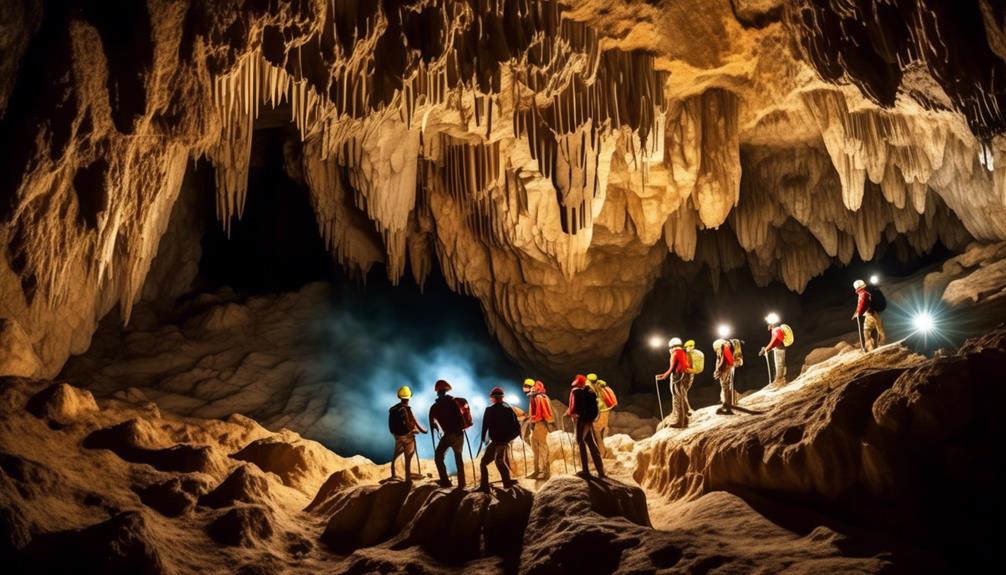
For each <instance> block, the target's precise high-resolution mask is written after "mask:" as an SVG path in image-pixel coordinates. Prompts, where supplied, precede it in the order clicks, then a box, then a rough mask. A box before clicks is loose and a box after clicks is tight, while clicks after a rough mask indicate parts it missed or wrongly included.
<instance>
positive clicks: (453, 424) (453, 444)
mask: <svg viewBox="0 0 1006 575" xmlns="http://www.w3.org/2000/svg"><path fill="white" fill-rule="evenodd" d="M434 390H435V391H436V392H437V400H436V401H435V402H433V405H432V406H430V417H429V420H430V428H431V429H439V430H440V433H442V434H443V435H442V436H441V437H440V443H438V444H437V447H436V450H435V451H434V455H433V460H434V462H435V463H436V464H437V473H439V474H440V481H438V483H439V484H440V486H441V487H450V486H451V479H450V477H448V475H447V466H446V465H445V464H444V455H445V454H446V452H447V450H448V449H452V450H454V464H455V466H456V467H457V470H458V488H459V489H463V488H464V486H465V464H464V460H463V459H462V453H463V452H462V449H463V448H464V444H465V435H464V430H465V424H464V418H463V416H462V414H461V409H460V408H459V407H458V403H457V401H456V400H455V398H453V397H451V396H450V395H448V394H447V392H448V391H450V390H451V384H449V383H447V382H446V381H444V380H442V379H441V380H438V381H437V383H436V386H434Z"/></svg>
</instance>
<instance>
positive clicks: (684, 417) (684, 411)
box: [671, 373, 695, 427]
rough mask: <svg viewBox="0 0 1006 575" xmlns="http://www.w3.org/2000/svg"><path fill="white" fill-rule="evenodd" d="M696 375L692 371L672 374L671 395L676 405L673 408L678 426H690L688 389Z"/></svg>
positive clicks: (675, 424)
mask: <svg viewBox="0 0 1006 575" xmlns="http://www.w3.org/2000/svg"><path fill="white" fill-rule="evenodd" d="M694 379H695V376H694V375H692V374H690V373H675V374H673V375H671V396H672V397H673V399H674V405H673V408H672V410H671V413H672V415H674V417H673V418H672V419H673V420H674V423H673V424H672V425H674V426H677V427H687V426H688V389H689V388H690V387H691V386H692V381H694Z"/></svg>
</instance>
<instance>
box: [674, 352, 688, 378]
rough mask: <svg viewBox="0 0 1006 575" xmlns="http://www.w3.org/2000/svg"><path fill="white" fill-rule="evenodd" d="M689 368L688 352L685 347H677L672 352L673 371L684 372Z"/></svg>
mask: <svg viewBox="0 0 1006 575" xmlns="http://www.w3.org/2000/svg"><path fill="white" fill-rule="evenodd" d="M687 370H688V354H687V353H686V352H685V350H684V348H681V347H677V348H674V351H672V352H671V371H672V372H674V373H684V372H685V371H687Z"/></svg>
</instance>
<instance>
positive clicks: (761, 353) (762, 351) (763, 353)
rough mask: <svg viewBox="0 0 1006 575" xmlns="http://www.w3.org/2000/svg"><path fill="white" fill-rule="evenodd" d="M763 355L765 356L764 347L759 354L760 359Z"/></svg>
mask: <svg viewBox="0 0 1006 575" xmlns="http://www.w3.org/2000/svg"><path fill="white" fill-rule="evenodd" d="M763 355H765V348H764V347H763V348H761V351H759V352H758V357H761V356H763Z"/></svg>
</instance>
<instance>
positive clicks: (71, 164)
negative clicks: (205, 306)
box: [0, 0, 1006, 376]
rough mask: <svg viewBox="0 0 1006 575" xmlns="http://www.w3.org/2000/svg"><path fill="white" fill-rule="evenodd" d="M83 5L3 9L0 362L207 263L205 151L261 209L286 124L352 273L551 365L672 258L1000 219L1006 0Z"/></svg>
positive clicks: (70, 344) (740, 254) (845, 249)
mask: <svg viewBox="0 0 1006 575" xmlns="http://www.w3.org/2000/svg"><path fill="white" fill-rule="evenodd" d="M86 4H87V5H86V7H84V8H81V9H79V10H76V9H73V8H71V7H70V6H69V5H66V4H64V3H58V2H42V1H35V2H21V3H14V4H12V5H11V6H9V7H8V6H5V7H4V8H3V15H4V18H3V21H4V28H3V29H4V31H5V33H4V34H3V36H4V40H3V41H2V42H3V43H2V44H0V46H2V48H3V53H4V56H5V57H4V59H3V60H4V64H3V68H0V72H2V74H0V75H2V78H0V114H2V120H0V137H3V138H4V140H5V141H9V142H16V145H15V146H14V149H13V150H12V152H13V153H12V154H10V155H9V157H8V158H6V160H5V163H4V165H3V167H2V171H0V184H2V188H3V192H2V196H0V207H2V209H0V244H3V245H4V246H6V250H5V254H6V255H5V258H4V259H3V260H2V263H0V288H2V289H0V293H2V294H3V295H2V300H0V301H2V307H0V342H2V345H3V348H4V349H5V350H9V353H5V354H4V355H3V357H2V358H0V371H2V372H3V373H8V374H18V375H44V376H52V375H55V374H56V373H58V371H59V370H60V368H61V366H62V364H63V362H64V361H65V360H66V358H67V357H68V356H69V355H70V354H75V353H80V352H83V351H84V350H85V349H86V348H87V347H88V343H89V341H90V337H91V335H92V333H93V332H94V330H95V327H96V323H97V321H98V320H99V319H100V318H102V317H103V316H104V315H105V314H106V313H108V312H109V311H110V310H111V309H113V307H115V306H118V308H119V310H120V316H121V317H122V319H123V320H124V321H128V320H129V318H130V313H131V310H132V308H133V304H134V303H135V302H137V301H139V300H140V299H141V298H144V297H146V298H151V299H156V298H158V297H165V298H173V297H175V296H177V295H178V294H179V293H181V292H182V291H184V290H185V289H186V288H187V286H188V282H189V281H190V280H191V278H192V276H193V275H194V273H195V269H194V266H193V262H195V261H198V247H197V246H195V245H194V244H193V243H192V242H191V237H192V234H195V233H198V232H197V231H194V230H192V231H188V232H186V227H185V226H184V225H183V226H181V227H180V228H179V229H178V230H175V229H174V228H172V227H171V225H174V224H170V225H169V220H172V219H173V218H174V219H181V220H182V221H189V222H191V221H194V220H192V219H191V218H190V217H189V216H187V215H186V214H191V211H188V210H187V209H182V210H179V209H175V208H176V204H177V203H178V201H177V200H178V198H179V197H180V195H181V190H182V188H183V187H184V182H185V181H186V173H191V172H192V166H193V165H194V163H193V162H194V161H197V160H198V161H199V162H201V163H202V164H203V165H206V163H207V162H208V164H210V165H212V169H213V174H214V176H213V181H214V187H215V192H214V194H215V206H216V217H217V219H218V220H219V224H218V225H222V226H223V227H224V228H225V229H227V230H231V229H233V227H234V226H236V225H240V219H241V216H242V214H243V211H244V206H245V205H246V201H247V192H248V169H249V163H250V154H251V147H252V146H251V142H252V139H253V138H254V137H255V132H256V128H257V126H259V125H262V124H263V123H264V122H272V123H275V122H289V123H290V124H291V125H292V126H293V127H294V132H295V134H296V135H297V136H296V138H295V139H296V140H297V141H293V142H290V144H289V145H288V146H287V148H288V150H289V153H288V154H287V162H286V163H287V164H288V168H289V170H290V171H291V173H294V174H296V175H297V177H298V178H299V179H302V180H303V181H304V182H306V184H307V186H308V188H309V190H310V201H311V205H312V207H313V209H314V213H315V216H316V220H317V225H318V229H319V231H320V233H321V235H322V236H323V237H324V238H325V240H326V242H327V244H328V247H329V250H330V251H331V253H332V257H333V258H334V260H335V261H337V262H338V263H339V264H340V265H341V266H342V267H343V268H344V269H345V270H347V271H348V272H350V273H351V274H355V275H358V276H360V277H365V275H366V274H367V272H368V271H369V270H371V269H372V268H374V266H377V265H383V270H384V273H386V274H387V275H388V277H389V278H390V279H391V280H392V281H393V282H398V281H399V280H400V279H401V278H402V277H403V276H404V275H405V274H406V270H408V271H409V273H411V275H412V277H414V278H415V279H416V280H417V281H419V282H422V281H423V280H424V279H425V278H426V277H427V276H428V274H429V273H430V270H431V269H432V268H433V267H434V266H438V267H439V268H440V270H441V271H442V272H443V275H444V276H445V277H446V278H447V280H448V282H449V284H450V286H451V287H452V288H453V289H455V290H456V291H459V292H462V293H466V294H471V295H474V296H475V297H477V298H478V299H479V300H480V302H481V304H482V309H483V311H484V313H485V316H486V319H487V321H488V323H489V324H490V328H491V329H492V331H493V333H494V334H495V335H496V336H497V337H498V339H499V341H500V343H501V344H502V345H503V347H504V348H505V349H506V350H507V351H508V352H509V353H510V354H511V355H512V356H513V357H515V358H517V359H518V360H520V361H522V362H523V363H525V364H529V365H535V366H539V367H545V368H547V369H551V370H554V371H562V370H564V369H567V368H569V367H570V366H573V365H575V364H577V363H578V362H582V361H583V360H585V359H586V358H592V359H594V360H595V361H609V362H610V361H612V360H614V358H616V357H617V356H618V354H619V352H620V349H621V347H622V345H623V344H624V343H625V341H626V339H627V338H628V334H629V328H630V325H631V322H632V320H633V318H634V316H635V315H636V314H637V313H638V311H639V309H640V306H641V303H642V301H643V299H644V298H645V297H646V295H647V293H648V292H649V290H650V289H651V288H652V286H653V285H654V281H655V279H656V278H657V277H658V276H659V275H661V274H662V273H663V270H664V269H665V268H664V266H663V264H664V262H665V261H669V262H670V264H669V267H671V268H682V269H683V267H684V265H683V264H682V262H681V261H684V262H693V261H694V262H696V263H697V265H699V266H701V267H704V268H707V269H708V271H709V273H708V277H709V283H710V285H711V286H712V287H716V286H718V285H719V282H720V279H719V278H720V276H721V274H723V273H725V272H729V271H731V270H736V269H739V268H742V267H747V268H748V269H749V270H750V273H751V275H752V276H753V277H754V279H755V280H756V281H757V282H758V283H760V284H765V283H768V282H770V281H772V280H779V281H781V282H782V283H784V284H785V285H786V286H787V287H788V288H790V289H792V290H796V291H801V290H802V289H803V288H804V287H805V286H806V285H807V282H808V281H809V280H810V279H811V278H813V277H815V276H817V275H819V274H821V273H822V272H823V271H824V270H825V269H826V268H827V267H829V266H831V265H833V264H836V263H838V264H844V263H848V262H849V261H850V260H851V258H853V256H854V255H857V254H858V255H859V256H860V257H862V258H866V259H868V258H870V257H872V255H873V254H874V253H875V250H876V249H877V247H878V246H879V245H883V244H886V243H890V242H891V241H894V240H899V241H900V245H901V247H900V248H899V253H902V254H904V255H906V256H907V254H908V253H923V252H926V251H927V250H929V249H931V248H932V247H933V246H934V245H935V244H936V242H941V243H942V244H943V245H946V246H949V247H951V248H957V247H961V246H963V245H964V243H966V242H967V241H968V240H970V239H977V240H980V241H991V240H999V239H1004V238H1006V184H1004V182H1006V177H1003V175H1002V166H1003V165H1006V159H1004V158H1003V157H1002V156H1003V155H1004V154H1006V146H1004V145H1003V143H1002V138H1001V136H999V134H1000V133H1001V132H1002V129H1003V127H1004V124H1003V120H1002V117H1001V114H1000V112H999V106H998V102H999V99H1000V98H1001V96H1000V95H999V93H998V92H997V87H996V85H995V77H996V75H997V74H998V75H999V76H1002V74H1003V73H1006V68H1004V66H1006V63H1004V61H1003V54H1004V48H1003V33H1002V30H1003V26H1002V19H1001V18H1000V17H999V16H998V12H997V11H996V9H995V8H994V7H993V6H992V3H989V2H985V1H983V2H980V3H979V4H978V5H977V6H974V5H972V6H969V7H967V8H961V13H960V15H959V17H953V18H952V17H950V16H949V15H948V14H945V13H944V11H945V10H946V9H947V8H942V7H941V8H934V9H932V10H928V9H924V8H922V7H921V4H919V3H914V4H910V3H907V2H893V3H891V2H879V1H873V0H871V1H864V2H860V3H855V5H854V6H852V7H848V6H846V4H843V3H840V2H818V3H811V2H803V1H799V0H791V1H786V2H737V1H733V2H729V1H727V0H714V1H712V2H701V3H698V2H661V3H655V4H652V5H651V4H649V3H638V2H625V3H614V4H612V3H610V2H599V1H597V0H576V1H573V2H568V3H559V2H555V1H553V0H540V1H530V0H479V1H474V0H471V1H461V0H450V1H444V2H433V1H429V0H428V1H424V2H420V3H418V4H412V3H398V2H390V3H380V4H378V3H366V4H365V5H363V4H361V5H358V3H354V2H337V1H332V2H328V1H325V0H315V1H313V2H303V3H292V4H291V3H279V4H275V3H270V4H265V5H262V6H255V7H252V6H246V5H245V4H242V3H239V2H214V3H198V2H189V1H183V2H165V1H161V0H150V1H148V2H139V3H130V4H129V6H128V7H126V8H121V9H120V7H118V5H117V4H115V3H100V2H92V3H86ZM902 4H904V6H902ZM867 16H870V17H867ZM8 22H9V23H10V24H9V25H8ZM888 30H897V31H898V32H897V33H896V34H894V33H888V32H887V31H888ZM850 84H851V85H850ZM273 125H275V124H273ZM173 213H174V214H175V215H174V216H173V215H172V214H173ZM187 225H192V224H187ZM176 227H178V226H176ZM166 230H171V231H168V232H166ZM713 230H715V231H713ZM165 234H167V235H166V236H165ZM162 236H165V237H166V238H169V239H168V240H166V241H162ZM187 237H188V238H190V239H188V240H186V239H185V238H187ZM668 254H673V255H674V256H676V257H675V258H668V257H667V256H668ZM155 259H156V260H160V262H161V263H159V264H158V269H157V270H156V271H155V272H154V274H153V275H150V277H148V274H150V270H151V266H152V264H153V263H154V262H155ZM163 270H175V271H176V273H175V274H174V275H172V274H165V272H164V271H163ZM672 273H673V272H672ZM703 281H704V280H703Z"/></svg>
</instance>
